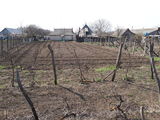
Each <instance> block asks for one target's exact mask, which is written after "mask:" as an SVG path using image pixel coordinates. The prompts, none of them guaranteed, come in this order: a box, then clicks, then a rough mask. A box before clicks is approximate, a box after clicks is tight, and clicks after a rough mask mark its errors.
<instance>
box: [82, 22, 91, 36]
mask: <svg viewBox="0 0 160 120" xmlns="http://www.w3.org/2000/svg"><path fill="white" fill-rule="evenodd" d="M82 29H87V30H88V31H87V32H88V33H89V34H92V33H93V31H92V30H91V29H90V28H89V27H88V25H86V24H85V25H84V27H83V28H82Z"/></svg>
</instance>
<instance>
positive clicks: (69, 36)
mask: <svg viewBox="0 0 160 120" xmlns="http://www.w3.org/2000/svg"><path fill="white" fill-rule="evenodd" d="M45 38H47V39H48V40H57V41H72V40H76V34H75V33H74V32H73V29H54V32H51V33H50V34H49V35H48V36H46V37H45Z"/></svg>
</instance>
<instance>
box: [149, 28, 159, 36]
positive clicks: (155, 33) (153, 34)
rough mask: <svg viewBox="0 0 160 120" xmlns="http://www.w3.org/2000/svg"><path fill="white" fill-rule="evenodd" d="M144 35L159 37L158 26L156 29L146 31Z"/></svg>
mask: <svg viewBox="0 0 160 120" xmlns="http://www.w3.org/2000/svg"><path fill="white" fill-rule="evenodd" d="M146 36H153V37H157V38H160V27H159V28H158V30H155V31H153V32H150V33H148V34H147V35H146Z"/></svg>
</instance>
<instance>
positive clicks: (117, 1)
mask: <svg viewBox="0 0 160 120" xmlns="http://www.w3.org/2000/svg"><path fill="white" fill-rule="evenodd" d="M159 8H160V0H0V29H3V28H5V27H9V28H17V27H19V26H26V25H29V24H36V25H38V26H40V27H42V28H45V29H50V30H53V29H54V28H74V30H76V29H78V28H79V27H82V26H83V25H84V24H85V23H87V24H90V23H93V22H94V21H95V20H97V19H106V20H108V21H110V23H111V24H112V26H113V28H114V27H116V26H120V27H123V28H151V27H158V26H160V14H159V11H160V9H159Z"/></svg>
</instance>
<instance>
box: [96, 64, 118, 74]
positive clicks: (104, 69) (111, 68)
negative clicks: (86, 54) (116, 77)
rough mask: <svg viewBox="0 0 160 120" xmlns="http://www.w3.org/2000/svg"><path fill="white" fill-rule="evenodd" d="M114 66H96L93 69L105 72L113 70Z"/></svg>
mask: <svg viewBox="0 0 160 120" xmlns="http://www.w3.org/2000/svg"><path fill="white" fill-rule="evenodd" d="M115 69H116V67H115V66H114V65H111V66H108V67H102V68H97V69H95V71H96V72H101V73H102V72H107V71H112V70H115Z"/></svg>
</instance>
